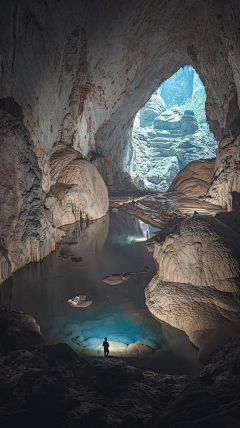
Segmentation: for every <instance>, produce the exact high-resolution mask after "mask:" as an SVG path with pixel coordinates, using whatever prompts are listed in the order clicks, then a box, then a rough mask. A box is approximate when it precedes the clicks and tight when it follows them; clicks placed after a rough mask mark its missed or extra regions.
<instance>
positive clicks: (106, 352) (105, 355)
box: [103, 337, 109, 357]
mask: <svg viewBox="0 0 240 428" xmlns="http://www.w3.org/2000/svg"><path fill="white" fill-rule="evenodd" d="M103 347H104V357H108V354H109V349H108V348H109V343H108V341H107V337H105V340H104V342H103Z"/></svg>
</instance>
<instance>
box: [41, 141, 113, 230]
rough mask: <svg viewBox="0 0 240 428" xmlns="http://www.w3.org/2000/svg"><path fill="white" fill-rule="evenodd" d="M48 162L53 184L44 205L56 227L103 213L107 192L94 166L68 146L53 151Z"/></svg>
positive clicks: (100, 215)
mask: <svg viewBox="0 0 240 428" xmlns="http://www.w3.org/2000/svg"><path fill="white" fill-rule="evenodd" d="M50 165H51V183H52V186H51V189H50V192H49V193H48V194H47V198H46V201H45V205H46V207H47V208H48V209H49V210H50V211H51V214H52V221H53V223H54V224H55V225H56V226H62V225H64V224H70V223H74V222H75V221H77V220H78V221H79V220H80V218H82V219H85V218H86V217H87V218H89V219H90V220H96V219H98V218H101V217H102V216H104V215H105V214H106V212H107V211H108V206H109V204H108V191H107V188H106V185H105V183H104V181H103V179H102V177H101V176H100V174H99V172H98V171H97V168H96V167H95V165H93V164H91V163H90V162H89V161H86V160H84V159H82V158H81V156H80V154H79V152H77V151H76V150H74V149H73V148H71V147H69V148H66V149H62V150H60V151H57V152H55V153H54V154H53V155H52V157H51V160H50Z"/></svg>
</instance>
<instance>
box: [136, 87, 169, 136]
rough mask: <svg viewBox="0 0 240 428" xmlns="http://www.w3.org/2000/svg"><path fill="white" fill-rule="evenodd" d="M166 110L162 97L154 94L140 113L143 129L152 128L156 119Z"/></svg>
mask: <svg viewBox="0 0 240 428" xmlns="http://www.w3.org/2000/svg"><path fill="white" fill-rule="evenodd" d="M165 110H166V107H165V103H164V101H163V99H162V97H160V95H158V94H156V93H154V94H153V95H152V96H151V98H150V100H149V101H148V102H147V103H146V104H145V106H144V107H143V108H142V109H141V111H140V126H141V127H142V128H145V127H146V126H151V125H152V123H153V121H154V119H155V117H157V116H159V115H160V114H161V113H162V112H164V111H165Z"/></svg>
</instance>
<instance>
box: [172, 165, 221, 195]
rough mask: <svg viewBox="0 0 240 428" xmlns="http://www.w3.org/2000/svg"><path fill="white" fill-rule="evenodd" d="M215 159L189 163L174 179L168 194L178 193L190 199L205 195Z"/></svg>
mask: <svg viewBox="0 0 240 428" xmlns="http://www.w3.org/2000/svg"><path fill="white" fill-rule="evenodd" d="M214 162H215V159H200V160H197V161H193V162H190V163H189V164H188V165H186V166H185V167H184V168H183V169H182V170H181V171H180V172H179V173H178V174H177V176H176V177H175V179H174V180H173V182H172V184H171V186H170V187H169V189H168V192H180V193H184V195H186V196H188V197H191V198H198V197H199V196H204V195H206V193H207V191H208V189H209V186H210V184H211V181H212V177H213V173H214Z"/></svg>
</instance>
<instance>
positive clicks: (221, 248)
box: [145, 215, 240, 363]
mask: <svg viewBox="0 0 240 428" xmlns="http://www.w3.org/2000/svg"><path fill="white" fill-rule="evenodd" d="M154 258H155V259H156V260H157V262H158V265H159V270H158V274H157V275H155V277H154V278H153V279H152V281H151V282H150V284H149V285H148V287H147V288H146V291H145V294H146V304H147V306H148V308H149V310H150V312H151V313H152V314H153V315H154V316H155V317H156V318H158V319H159V320H163V321H165V322H167V323H169V324H170V325H172V326H173V327H176V328H179V329H180V330H183V331H185V332H186V333H187V334H188V336H189V338H190V340H191V341H192V342H193V343H194V345H195V346H197V347H198V348H199V350H200V352H199V358H200V359H201V361H202V362H203V363H206V362H208V361H209V358H210V356H211V354H212V353H214V352H216V351H217V350H218V349H219V348H220V347H221V346H223V344H224V343H226V342H227V340H228V337H229V336H235V335H237V334H240V309H239V308H240V306H239V304H240V280H239V276H240V245H239V235H238V234H237V233H235V232H234V231H233V230H231V229H230V228H229V227H228V226H226V225H224V224H223V223H222V222H220V221H219V220H217V219H215V218H213V217H211V216H204V215H195V216H193V217H191V218H189V219H186V220H184V221H183V222H182V223H181V224H180V226H179V228H178V230H177V232H176V233H175V234H173V235H170V236H168V237H167V238H166V240H165V242H164V243H160V244H157V243H156V244H155V251H154Z"/></svg>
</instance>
